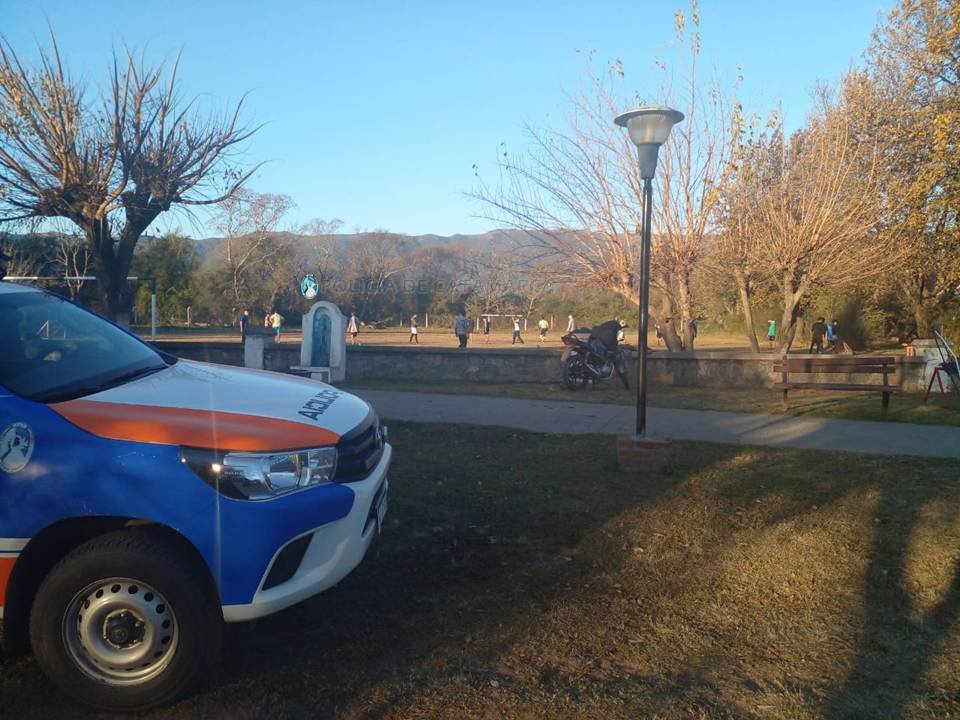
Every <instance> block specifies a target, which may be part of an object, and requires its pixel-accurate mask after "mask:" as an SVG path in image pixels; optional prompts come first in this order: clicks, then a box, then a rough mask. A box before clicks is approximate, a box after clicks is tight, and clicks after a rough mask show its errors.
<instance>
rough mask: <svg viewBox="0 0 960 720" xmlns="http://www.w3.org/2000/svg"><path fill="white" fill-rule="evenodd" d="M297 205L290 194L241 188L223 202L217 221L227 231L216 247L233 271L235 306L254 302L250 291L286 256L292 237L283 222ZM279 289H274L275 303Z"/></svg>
mask: <svg viewBox="0 0 960 720" xmlns="http://www.w3.org/2000/svg"><path fill="white" fill-rule="evenodd" d="M294 207H295V203H294V202H293V199H292V198H291V197H290V196H289V195H274V194H271V193H258V192H254V191H252V190H249V189H247V188H240V189H238V190H236V191H235V192H233V193H232V194H231V195H230V196H229V197H227V198H224V199H223V200H221V202H220V211H219V213H218V214H217V216H216V218H215V220H214V223H215V227H216V228H217V229H218V230H219V231H220V232H222V233H223V234H224V238H223V240H222V241H221V242H220V244H219V245H218V246H217V248H216V253H217V255H218V256H219V257H221V258H222V261H223V268H224V270H225V271H226V272H227V273H228V275H229V280H228V284H229V292H230V294H231V296H232V297H231V299H232V301H233V307H234V308H237V309H239V308H240V307H241V306H242V305H246V304H250V302H251V300H252V299H253V298H252V297H250V292H251V290H252V289H253V287H254V286H255V285H257V284H260V285H262V284H263V280H264V279H265V277H266V276H267V275H269V274H271V271H272V270H273V269H274V266H275V265H276V264H277V263H278V262H280V261H282V260H284V259H285V255H287V254H288V251H289V249H290V248H289V245H290V242H289V238H285V237H281V236H280V235H279V234H278V233H279V231H280V229H281V228H280V223H281V222H282V221H283V218H284V217H285V216H286V214H287V213H288V212H290V210H292V209H293V208H294ZM275 295H276V293H275V292H272V293H271V298H270V302H271V303H272V301H273V298H274V297H275Z"/></svg>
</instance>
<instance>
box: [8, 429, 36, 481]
mask: <svg viewBox="0 0 960 720" xmlns="http://www.w3.org/2000/svg"><path fill="white" fill-rule="evenodd" d="M33 446H34V439H33V430H31V429H30V426H29V425H27V424H26V423H22V422H16V423H13V424H12V425H8V426H7V427H6V428H4V430H3V432H0V470H3V471H4V472H7V473H15V472H19V471H21V470H23V469H24V468H25V467H26V466H27V463H28V462H30V458H31V457H32V456H33Z"/></svg>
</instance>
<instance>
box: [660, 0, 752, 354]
mask: <svg viewBox="0 0 960 720" xmlns="http://www.w3.org/2000/svg"><path fill="white" fill-rule="evenodd" d="M675 22H676V32H677V37H678V40H683V39H684V38H686V39H687V42H688V44H689V60H688V63H687V67H686V68H685V72H684V74H683V77H682V79H681V80H680V82H679V87H677V86H674V85H673V84H672V83H667V84H665V87H664V88H663V89H661V92H660V95H661V101H662V102H663V103H664V104H666V105H668V106H670V107H677V108H679V109H681V110H682V111H683V112H684V114H685V116H686V117H685V118H684V121H683V122H682V123H680V124H679V125H677V126H676V127H675V128H674V130H673V132H672V133H671V136H670V140H669V142H667V143H666V144H665V145H664V147H663V150H662V151H661V158H660V170H659V178H658V189H659V197H658V198H657V201H656V202H655V203H654V205H653V212H654V214H655V220H654V224H655V226H656V227H657V228H658V230H659V236H658V242H657V243H656V245H655V249H654V253H653V255H652V256H651V263H653V264H654V265H656V266H659V268H658V269H659V273H657V274H658V275H659V278H660V282H659V285H660V290H661V293H665V294H667V295H670V294H673V293H675V295H676V301H677V304H678V305H679V310H680V334H681V335H682V337H683V346H684V347H685V348H686V349H687V350H693V346H694V340H695V337H696V334H695V333H694V331H693V321H694V316H695V313H694V307H695V300H694V296H693V289H692V287H693V286H692V280H693V274H694V272H695V271H696V270H697V269H698V268H699V267H700V266H701V261H702V259H703V257H704V255H705V254H706V252H707V251H708V249H709V241H710V239H711V238H712V236H714V235H715V234H716V232H715V228H714V227H713V221H714V219H715V217H716V215H717V213H718V212H719V210H720V198H721V192H720V189H721V188H722V187H724V186H725V185H726V184H727V181H728V179H729V175H730V172H731V171H732V168H733V166H732V164H731V163H730V162H729V157H730V150H731V148H733V147H735V144H736V137H735V135H736V131H738V130H739V126H738V125H737V123H735V122H731V120H732V119H733V117H732V115H733V114H734V113H732V112H731V103H729V102H728V101H727V99H726V98H725V97H724V93H723V92H722V90H721V88H720V87H719V86H718V85H717V84H716V83H712V84H707V85H703V84H702V83H701V79H700V75H699V57H700V30H699V28H700V12H699V8H698V4H697V2H696V0H693V2H691V4H690V12H689V13H688V14H685V13H683V12H679V11H678V12H677V13H676V16H675ZM688 24H689V25H690V28H691V31H690V33H689V35H687V25H688ZM734 108H735V106H734ZM667 324H671V323H666V322H665V321H663V320H662V321H661V332H662V328H663V327H664V326H665V325H667Z"/></svg>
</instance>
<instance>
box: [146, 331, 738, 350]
mask: <svg viewBox="0 0 960 720" xmlns="http://www.w3.org/2000/svg"><path fill="white" fill-rule="evenodd" d="M136 330H137V332H139V333H140V334H141V335H144V336H145V337H149V329H147V330H146V331H144V329H143V328H136ZM561 335H563V333H562V332H560V331H553V330H551V331H550V332H549V333H547V339H546V342H544V343H543V345H542V347H552V348H561V347H563V343H562V342H561V341H560V336H561ZM521 337H522V338H523V341H524V344H523V345H519V344H517V345H513V343H512V339H513V334H512V333H509V332H491V333H490V335H489V336H487V337H485V336H484V335H482V334H479V333H477V334H474V335H472V336H471V337H470V341H469V346H470V347H479V348H483V347H490V348H505V347H511V346H513V347H517V348H520V347H540V345H539V343H538V337H537V330H536V329H534V328H531V329H530V330H529V331H527V332H524V333H522V334H521ZM157 339H158V340H194V341H197V342H203V341H217V342H223V341H227V342H240V336H239V335H238V334H237V333H235V332H233V331H230V330H220V329H210V330H205V329H203V328H190V329H189V331H188V330H187V329H180V328H160V329H159V330H158V332H157ZM300 339H301V336H300V331H299V330H291V331H289V332H284V333H282V335H281V338H280V341H281V342H282V343H284V344H287V343H299V342H300ZM418 339H419V344H420V345H423V346H424V347H450V348H453V347H457V343H458V340H457V336H456V335H454V334H453V331H452V330H447V329H443V330H439V329H435V328H429V329H421V331H420V333H419V337H418ZM358 340H359V342H360V344H361V345H391V346H397V345H412V343H411V342H410V333H409V331H408V330H406V329H400V328H397V329H391V330H364V331H363V332H361V333H360V336H359V338H358ZM626 341H627V342H628V343H631V344H633V345H634V346H635V345H636V344H637V336H636V330H633V331H632V332H631V331H629V330H628V334H627V340H626ZM648 343H649V345H650V347H651V348H654V349H657V348H658V347H659V348H663V347H664V346H663V345H662V344H660V345H658V344H657V339H656V337H654V335H653V334H651V335H650V337H649V340H648ZM697 350H745V351H746V350H749V345H748V344H747V343H746V341H745V340H744V339H743V338H741V337H739V336H737V335H730V334H702V335H701V336H700V337H698V338H697Z"/></svg>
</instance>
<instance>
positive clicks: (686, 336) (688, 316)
mask: <svg viewBox="0 0 960 720" xmlns="http://www.w3.org/2000/svg"><path fill="white" fill-rule="evenodd" d="M677 288H678V290H679V293H678V294H679V295H680V298H679V300H680V322H681V326H680V332H681V333H682V334H683V347H684V348H686V350H687V352H693V342H694V340H695V338H694V335H693V298H692V295H691V292H690V275H689V274H688V273H681V274H680V277H679V278H678V279H677Z"/></svg>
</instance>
